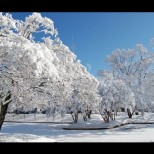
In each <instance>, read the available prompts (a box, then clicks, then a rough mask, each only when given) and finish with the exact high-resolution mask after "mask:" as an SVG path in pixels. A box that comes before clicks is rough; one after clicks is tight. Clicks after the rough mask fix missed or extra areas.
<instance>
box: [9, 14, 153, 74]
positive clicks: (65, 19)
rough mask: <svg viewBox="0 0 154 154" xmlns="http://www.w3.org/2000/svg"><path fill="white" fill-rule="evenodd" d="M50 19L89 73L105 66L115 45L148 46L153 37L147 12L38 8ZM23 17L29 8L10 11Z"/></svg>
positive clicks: (94, 72)
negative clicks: (71, 10) (73, 10)
mask: <svg viewBox="0 0 154 154" xmlns="http://www.w3.org/2000/svg"><path fill="white" fill-rule="evenodd" d="M40 13H41V14H42V16H46V17H48V18H50V19H52V20H53V21H54V23H55V27H56V28H57V29H58V33H59V37H60V39H61V40H62V41H63V43H64V44H65V45H67V46H68V47H69V48H70V49H71V50H72V51H73V52H74V53H75V54H76V55H77V57H78V59H80V60H81V63H82V64H83V65H84V66H87V67H88V70H89V71H90V73H92V74H93V75H94V76H96V75H97V72H98V70H100V69H108V67H107V64H106V63H105V58H106V56H107V55H109V54H111V53H112V52H113V51H114V50H115V49H117V48H126V49H127V48H133V47H135V44H137V43H143V44H144V46H146V47H149V42H150V39H151V38H153V37H154V13H150V12H149V13H148V12H145V13H144V12H138V13H136V12H134V13H133V12H112V13H111V12H97V13H96V12H86V13H85V12H40ZM11 14H12V15H13V18H16V19H22V20H23V19H24V18H25V16H27V15H29V14H31V13H29V12H25V13H24V12H16V13H11Z"/></svg>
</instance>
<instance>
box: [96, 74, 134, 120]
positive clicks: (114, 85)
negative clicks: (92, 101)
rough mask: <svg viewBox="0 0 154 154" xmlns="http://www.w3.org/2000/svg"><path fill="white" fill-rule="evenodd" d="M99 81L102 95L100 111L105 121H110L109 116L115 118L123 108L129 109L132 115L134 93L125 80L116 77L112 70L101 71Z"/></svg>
mask: <svg viewBox="0 0 154 154" xmlns="http://www.w3.org/2000/svg"><path fill="white" fill-rule="evenodd" d="M99 83H100V84H99V87H98V90H99V94H100V96H101V97H102V101H101V103H100V106H99V112H100V114H101V116H102V118H103V119H104V121H105V122H109V117H110V118H111V119H112V120H113V119H115V115H116V114H117V112H118V111H119V110H120V109H121V108H125V109H127V110H129V111H130V112H129V114H131V115H132V112H134V109H135V98H134V93H133V92H132V91H131V89H130V88H129V87H128V86H127V84H126V83H125V82H124V81H123V80H121V79H117V78H115V77H114V76H113V73H112V72H107V71H101V72H100V73H99ZM112 112H114V114H112ZM113 115H114V118H113Z"/></svg>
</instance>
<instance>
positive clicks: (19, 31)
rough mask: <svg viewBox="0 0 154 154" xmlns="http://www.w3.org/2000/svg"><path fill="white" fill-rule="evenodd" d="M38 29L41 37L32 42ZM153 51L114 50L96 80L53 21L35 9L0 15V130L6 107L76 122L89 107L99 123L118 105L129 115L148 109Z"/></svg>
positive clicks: (153, 99)
mask: <svg viewBox="0 0 154 154" xmlns="http://www.w3.org/2000/svg"><path fill="white" fill-rule="evenodd" d="M38 33H44V37H43V38H42V41H40V42H39V41H36V40H35V38H34V36H35V37H37V34H38ZM153 60H154V54H153V53H152V52H149V51H148V50H147V49H146V48H145V47H144V46H143V45H142V44H137V45H136V47H135V48H134V49H128V50H124V49H123V50H121V49H117V50H115V51H114V52H113V53H112V54H111V55H109V56H108V57H107V62H108V63H109V64H110V66H111V71H104V70H101V71H99V73H98V75H99V78H98V80H97V79H96V78H95V77H93V76H92V75H91V74H90V73H89V72H88V71H87V70H86V67H84V66H83V65H82V64H81V63H80V61H79V60H78V59H77V56H76V55H75V54H74V53H73V52H71V51H70V50H69V48H68V47H67V46H66V45H64V44H63V42H62V41H61V40H60V38H59V37H58V31H57V29H55V27H54V22H53V21H52V20H51V19H49V18H46V17H42V16H41V14H40V13H32V14H31V15H29V16H28V17H26V18H25V21H22V20H15V19H13V18H12V15H11V14H9V13H0V129H1V127H2V124H3V122H4V119H5V115H6V113H7V111H8V110H9V112H12V111H14V110H19V109H22V111H30V110H32V109H36V108H37V109H39V110H40V111H43V112H44V111H45V112H46V114H47V116H52V117H53V120H54V117H55V116H56V114H61V116H62V117H63V116H64V115H65V113H70V114H71V115H72V118H73V121H74V122H75V123H76V122H77V121H78V113H81V114H82V116H83V119H84V120H87V118H90V114H91V113H92V111H94V112H99V113H100V114H101V116H102V118H103V119H104V121H105V122H109V119H112V120H114V119H115V116H116V115H117V112H118V111H119V110H121V109H123V110H125V111H127V113H128V116H129V118H132V115H133V114H134V112H135V111H136V110H139V111H141V112H142V114H144V111H145V110H147V111H149V110H152V109H153V107H154V103H153V102H154V95H153V91H154V88H153V87H154V86H153V80H154V71H153V66H154V65H153Z"/></svg>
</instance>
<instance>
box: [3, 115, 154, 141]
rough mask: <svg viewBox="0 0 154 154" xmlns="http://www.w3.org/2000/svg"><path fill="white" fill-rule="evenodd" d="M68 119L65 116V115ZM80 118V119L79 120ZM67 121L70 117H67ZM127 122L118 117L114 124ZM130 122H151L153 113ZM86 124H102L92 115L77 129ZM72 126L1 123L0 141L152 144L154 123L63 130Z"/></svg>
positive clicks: (99, 118) (122, 117) (98, 118)
mask: <svg viewBox="0 0 154 154" xmlns="http://www.w3.org/2000/svg"><path fill="white" fill-rule="evenodd" d="M67 116H68V115H67ZM80 118H81V117H80ZM68 119H69V120H68V121H70V120H71V117H69V116H68ZM127 120H128V119H127V118H126V116H124V115H121V116H118V117H117V120H116V121H115V122H111V123H109V125H112V124H113V123H114V124H116V123H123V122H126V121H127ZM132 120H133V121H153V120H154V114H146V115H145V118H144V119H143V118H141V117H140V116H134V118H133V119H132ZM85 124H86V125H88V124H89V125H95V126H97V125H100V124H101V125H102V126H106V125H107V124H105V123H104V122H103V121H101V117H100V115H92V119H91V120H88V121H87V122H86V123H85V122H83V121H82V119H80V120H79V123H78V124H73V125H78V126H79V127H81V126H82V127H84V126H85ZM73 125H72V124H53V123H12V122H11V123H10V122H5V123H4V125H3V127H2V130H1V131H0V142H154V124H129V125H125V126H122V127H119V128H114V129H104V130H64V129H63V127H68V126H70V127H72V126H73Z"/></svg>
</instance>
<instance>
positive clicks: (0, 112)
mask: <svg viewBox="0 0 154 154" xmlns="http://www.w3.org/2000/svg"><path fill="white" fill-rule="evenodd" d="M8 105H9V103H7V104H5V105H3V104H2V103H1V110H0V130H1V128H2V125H3V122H4V119H5V115H6V112H7V108H8Z"/></svg>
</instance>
